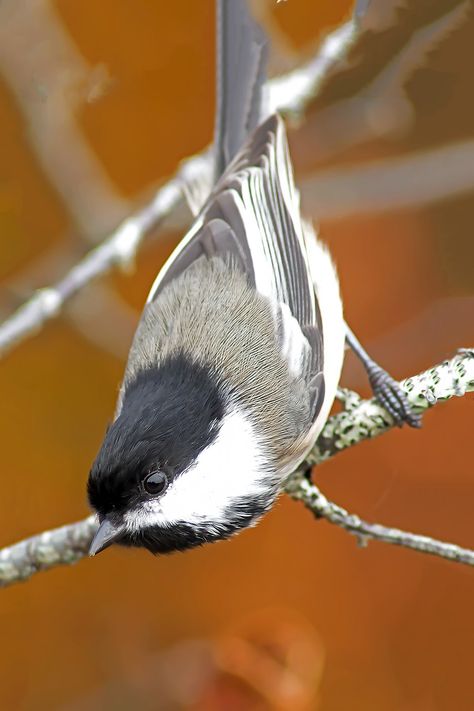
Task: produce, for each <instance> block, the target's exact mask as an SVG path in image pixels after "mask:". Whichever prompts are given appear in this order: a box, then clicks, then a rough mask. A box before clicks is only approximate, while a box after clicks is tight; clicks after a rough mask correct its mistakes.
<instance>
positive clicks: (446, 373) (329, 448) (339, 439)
mask: <svg viewBox="0 0 474 711" xmlns="http://www.w3.org/2000/svg"><path fill="white" fill-rule="evenodd" d="M400 385H401V387H402V388H403V390H404V391H405V393H406V394H407V397H408V400H409V402H410V404H411V405H412V407H413V409H414V411H415V412H417V413H421V412H424V411H425V410H427V409H429V408H430V407H433V406H434V405H436V403H438V402H443V401H445V400H449V399H450V398H452V397H462V396H463V395H465V394H466V393H469V392H473V391H474V349H468V348H466V349H461V350H460V351H459V352H458V354H457V355H456V356H454V358H452V359H451V360H445V361H444V362H443V363H440V364H439V365H436V366H435V367H434V368H429V369H428V370H425V372H424V373H420V374H419V375H415V376H413V377H412V378H406V380H402V381H401V383H400ZM339 399H341V400H342V401H343V403H344V410H343V411H342V412H340V413H338V414H337V415H334V416H333V417H330V418H329V419H328V421H327V423H326V425H325V427H324V429H323V431H322V432H321V434H320V435H319V438H318V441H317V444H316V446H315V447H314V448H313V450H312V451H311V453H310V454H309V456H308V458H307V461H306V466H313V465H317V464H321V463H322V462H324V461H326V459H329V457H332V456H333V455H334V454H337V452H341V451H342V450H343V449H347V447H352V446H353V445H354V444H358V443H359V442H362V441H363V440H366V439H372V438H373V437H377V435H380V434H383V433H384V432H386V431H387V430H389V429H391V428H392V427H393V426H394V423H393V420H392V418H391V417H390V415H389V414H388V413H387V412H386V411H385V410H384V409H383V407H381V406H380V405H379V404H378V402H377V401H376V400H375V399H372V400H362V399H361V398H360V397H359V396H358V395H357V394H356V393H353V392H350V391H348V390H341V391H340V395H339Z"/></svg>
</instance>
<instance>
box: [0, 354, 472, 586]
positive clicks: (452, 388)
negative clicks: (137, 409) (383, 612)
mask: <svg viewBox="0 0 474 711" xmlns="http://www.w3.org/2000/svg"><path fill="white" fill-rule="evenodd" d="M401 386H402V388H403V389H404V390H405V392H406V393H407V396H408V399H409V401H410V403H411V404H412V405H413V407H414V408H415V409H417V410H418V411H423V410H426V409H427V408H429V407H433V406H434V405H435V404H436V403H438V402H443V401H445V400H449V399H450V398H452V397H454V396H457V397H461V396H462V395H465V394H466V393H468V392H473V391H474V349H465V350H462V351H460V352H459V353H458V354H457V355H456V356H455V357H454V358H452V359H451V360H449V361H444V363H441V364H440V365H438V366H435V367H434V368H430V369H429V370H427V371H425V372H424V373H421V374H420V375H415V376H413V377H412V378H407V379H406V380H403V381H402V382H401ZM341 397H342V399H343V400H344V402H345V404H346V409H345V410H344V411H343V412H341V413H338V414H337V415H334V416H332V417H330V418H329V420H328V421H327V423H326V426H325V427H324V429H323V431H322V433H321V435H320V437H319V439H318V442H317V444H316V446H315V447H314V449H313V450H312V452H311V453H310V455H309V456H308V458H307V460H306V462H305V465H304V466H303V467H301V468H300V469H299V470H298V471H296V472H295V473H294V474H293V475H292V477H291V478H290V480H289V482H288V484H287V487H286V492H287V493H288V494H289V495H290V496H291V497H293V498H294V499H296V500H297V501H301V502H302V503H304V505H305V506H306V507H307V508H309V509H310V510H311V511H312V512H313V513H314V515H315V516H317V517H318V518H325V519H326V520H327V521H329V522H330V523H334V524H335V525H336V526H339V527H341V528H343V529H345V530H346V531H348V532H349V533H352V534H354V535H355V536H357V537H358V539H359V541H360V542H362V543H364V544H366V543H367V541H368V540H371V539H373V540H379V541H383V542H385V543H392V544H394V545H399V546H404V547H405V548H411V549H413V550H417V551H420V552H422V553H430V554H432V555H437V556H439V557H441V558H447V559H448V560H453V561H455V562H458V563H465V564H467V565H474V551H472V550H467V549H464V548H460V547H459V546H457V545H454V544H453V543H444V542H442V541H437V540H435V539H433V538H428V537H427V536H421V535H418V534H414V533H408V532H406V531H400V530H399V529H396V528H387V527H385V526H381V525H380V524H376V523H367V522H366V521H362V520H361V519H360V518H359V517H358V516H356V515H354V514H349V513H348V512H347V511H346V510H345V509H343V508H341V507H340V506H338V505H337V504H335V503H333V502H332V501H329V500H328V499H327V498H326V497H325V496H324V494H322V493H321V491H320V490H319V489H318V488H317V486H316V485H315V484H312V483H311V482H310V481H309V480H308V478H307V477H306V476H305V474H304V471H305V470H307V468H308V466H312V465H313V464H321V463H322V462H325V461H327V460H328V459H329V458H330V457H332V456H334V454H336V453H337V452H340V451H342V450H343V449H346V448H347V447H351V446H353V445H355V444H358V443H359V442H362V441H363V440H365V439H371V438H373V437H376V436H377V435H379V434H382V433H383V432H387V431H388V430H390V429H391V428H392V427H394V423H393V421H392V418H391V417H390V415H389V414H388V413H386V412H385V410H384V409H383V408H382V407H381V406H380V405H378V404H377V403H376V402H375V401H374V400H361V399H360V398H359V396H358V395H356V394H355V393H351V392H349V391H347V390H344V391H341ZM96 527H97V524H96V520H95V517H94V516H89V518H86V519H85V520H84V521H80V522H79V523H75V524H71V525H69V526H63V527H62V528H57V529H55V530H53V531H47V532H45V533H41V534H39V535H38V536H33V537H31V538H27V539H26V540H24V541H21V542H20V543H17V544H15V545H13V546H10V547H9V548H4V549H3V550H2V551H0V587H5V586H7V585H12V584H13V583H17V582H21V581H22V580H27V579H28V578H29V577H31V576H32V575H33V574H34V573H37V572H39V571H41V570H48V569H49V568H54V567H56V566H58V565H66V564H68V563H74V562H76V561H77V560H80V558H83V557H84V556H86V555H87V552H88V550H89V545H90V542H91V540H92V537H93V535H94V533H95V530H96Z"/></svg>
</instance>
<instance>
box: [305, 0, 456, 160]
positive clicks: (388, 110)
mask: <svg viewBox="0 0 474 711" xmlns="http://www.w3.org/2000/svg"><path fill="white" fill-rule="evenodd" d="M396 4H398V5H400V3H394V2H393V1H390V2H389V3H384V5H386V6H387V5H389V6H390V5H391V6H392V16H391V17H385V18H382V17H379V16H378V15H377V11H378V10H379V9H380V6H381V5H382V3H380V2H373V3H371V4H370V6H369V10H368V13H367V16H366V17H362V18H361V19H360V21H359V22H358V23H356V24H354V25H352V33H351V41H350V43H348V45H347V50H348V53H349V54H348V61H346V62H345V63H342V62H338V63H337V64H335V65H333V66H332V67H331V68H328V71H326V72H325V73H324V74H323V76H322V78H321V79H322V82H321V85H320V89H321V91H320V92H319V93H317V94H316V96H315V99H314V103H313V104H312V105H311V106H308V113H309V117H308V120H307V121H306V122H305V124H304V125H303V126H301V128H300V129H299V130H298V146H300V148H298V146H297V156H298V158H299V159H301V165H302V167H309V165H314V163H315V162H317V163H320V162H322V161H327V160H329V159H331V158H334V157H335V156H337V155H339V154H342V153H344V152H347V151H348V150H349V149H351V148H354V147H355V146H358V145H360V144H363V143H366V142H369V141H371V140H374V139H375V140H376V139H381V138H385V139H387V138H393V137H397V138H399V137H400V136H402V135H405V134H407V133H408V131H409V129H410V128H411V127H412V126H413V123H414V120H415V114H416V110H415V107H414V106H413V104H412V101H411V97H409V96H408V95H407V92H406V84H407V81H408V80H409V79H410V78H411V77H412V76H413V74H414V73H415V71H416V70H417V69H418V68H419V67H420V66H422V64H423V62H425V61H426V57H427V55H428V54H429V53H430V52H432V51H433V50H434V49H435V48H436V47H437V46H439V45H440V43H441V42H442V41H443V40H446V38H447V37H448V36H449V35H450V34H451V33H453V32H454V31H455V30H456V29H458V28H459V27H461V26H462V25H463V24H464V23H465V22H466V21H467V19H468V17H469V14H468V9H469V2H467V0H465V1H464V2H460V0H451V2H450V3H444V4H445V7H443V8H440V7H439V6H438V7H437V6H436V3H432V6H431V7H429V4H428V3H426V7H424V8H422V9H419V8H418V7H416V9H415V12H416V13H418V14H421V17H418V16H416V17H415V16H413V17H412V16H411V13H412V12H413V9H412V8H410V7H409V3H402V5H405V6H406V7H405V8H403V10H404V12H405V14H408V16H409V21H408V22H407V21H406V18H405V22H404V21H403V19H402V18H403V14H402V12H400V10H401V8H399V12H397V11H396V8H395V7H394V6H395V5H396ZM385 11H387V7H385ZM415 23H419V24H418V25H417V24H415ZM344 27H346V26H344ZM342 29H344V28H341V30H342ZM356 30H357V31H356ZM347 31H349V28H348V30H347ZM300 154H301V155H300Z"/></svg>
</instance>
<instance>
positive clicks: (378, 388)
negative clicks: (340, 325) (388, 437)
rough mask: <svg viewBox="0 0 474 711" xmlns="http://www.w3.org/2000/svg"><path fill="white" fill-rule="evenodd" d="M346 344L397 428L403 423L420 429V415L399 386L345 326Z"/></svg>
mask: <svg viewBox="0 0 474 711" xmlns="http://www.w3.org/2000/svg"><path fill="white" fill-rule="evenodd" d="M346 343H347V345H348V346H349V347H350V348H352V350H353V351H354V353H355V354H356V356H357V357H358V358H359V359H360V360H361V361H362V364H363V366H364V368H365V370H366V371H367V375H368V376H369V382H370V385H371V386H372V390H373V391H374V395H375V397H376V398H377V400H378V401H379V403H380V404H381V405H382V407H384V408H385V409H386V410H387V411H388V412H389V413H390V415H391V416H392V417H393V419H394V420H395V423H396V424H397V425H398V426H399V427H401V426H402V425H403V424H404V423H405V422H406V423H407V424H408V425H410V427H421V415H417V414H415V413H414V412H413V410H412V409H411V406H410V403H409V402H408V398H407V396H406V395H405V393H404V392H403V390H402V389H401V387H400V385H399V384H398V383H397V381H396V380H394V379H393V378H392V377H391V375H389V374H388V373H387V371H386V370H384V369H383V368H381V367H380V365H378V364H377V363H376V362H375V361H373V360H372V358H371V357H370V356H369V354H368V353H367V351H366V350H365V349H364V348H363V346H362V345H361V343H360V342H359V340H358V339H357V338H356V336H355V335H354V333H353V332H352V331H351V329H350V328H349V326H348V325H347V324H346Z"/></svg>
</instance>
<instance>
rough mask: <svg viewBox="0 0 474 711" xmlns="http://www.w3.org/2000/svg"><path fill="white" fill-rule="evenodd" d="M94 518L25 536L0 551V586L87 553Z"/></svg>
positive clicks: (15, 581)
mask: <svg viewBox="0 0 474 711" xmlns="http://www.w3.org/2000/svg"><path fill="white" fill-rule="evenodd" d="M96 529H97V523H96V517H95V516H89V518H86V519H84V520H83V521H79V522H78V523H71V524H69V525H68V526H62V527H61V528H55V529H54V530H53V531H45V532H44V533H40V534H39V535H38V536H32V537H31V538H26V539H25V540H24V541H20V542H19V543H15V545H13V546H10V547H9V548H4V549H3V550H2V551H0V587H5V586H7V585H12V584H13V583H19V582H21V581H22V580H28V578H30V577H31V576H32V575H34V574H35V573H39V572H40V571H41V570H49V569H50V568H56V567H57V566H58V565H69V564H71V563H75V562H76V561H78V560H80V559H81V558H83V557H84V556H85V555H87V552H88V550H89V546H90V543H91V540H92V537H93V535H94V533H95V531H96Z"/></svg>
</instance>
